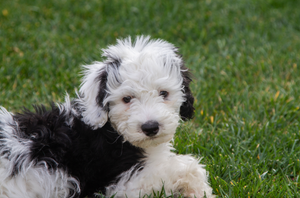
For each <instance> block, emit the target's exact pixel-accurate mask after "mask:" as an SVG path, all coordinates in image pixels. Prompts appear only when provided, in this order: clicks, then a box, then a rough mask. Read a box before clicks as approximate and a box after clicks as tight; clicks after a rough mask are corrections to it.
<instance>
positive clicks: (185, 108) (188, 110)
mask: <svg viewBox="0 0 300 198" xmlns="http://www.w3.org/2000/svg"><path fill="white" fill-rule="evenodd" d="M181 70H182V72H181V75H182V77H183V82H182V86H183V92H184V98H185V102H184V103H182V105H181V107H180V116H181V119H182V120H184V121H187V120H189V119H191V118H193V116H194V111H195V108H194V106H193V105H194V96H193V95H192V92H191V89H190V87H189V85H190V82H191V81H192V79H191V74H190V72H189V71H187V68H186V67H185V66H184V65H182V66H181Z"/></svg>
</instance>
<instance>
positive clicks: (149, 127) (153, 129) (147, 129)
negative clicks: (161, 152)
mask: <svg viewBox="0 0 300 198" xmlns="http://www.w3.org/2000/svg"><path fill="white" fill-rule="evenodd" d="M141 128H142V131H143V132H144V133H145V134H146V135H147V136H149V137H152V136H155V135H156V134H157V133H158V131H159V124H158V122H156V121H153V120H151V121H148V122H146V123H144V124H143V125H142V126H141Z"/></svg>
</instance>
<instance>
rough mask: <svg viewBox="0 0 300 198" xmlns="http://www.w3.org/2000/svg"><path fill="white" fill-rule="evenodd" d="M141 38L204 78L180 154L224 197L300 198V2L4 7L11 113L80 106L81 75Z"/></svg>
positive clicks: (4, 79)
mask: <svg viewBox="0 0 300 198" xmlns="http://www.w3.org/2000/svg"><path fill="white" fill-rule="evenodd" d="M140 34H145V35H151V36H152V37H154V38H162V39H165V40H167V41H169V42H172V43H174V44H175V45H176V46H178V47H179V48H180V52H181V53H182V55H183V57H184V59H185V61H186V65H187V66H188V67H189V68H190V69H191V71H192V72H193V74H194V83H193V85H192V91H193V93H194V95H195V96H196V102H195V107H196V115H195V118H194V119H193V120H192V121H190V122H188V123H184V124H182V125H181V127H179V129H178V132H177V135H176V137H175V140H174V142H175V148H177V152H178V153H180V154H186V153H189V154H192V155H194V156H198V157H203V159H202V163H204V164H206V168H207V170H208V171H209V173H210V183H211V186H212V187H213V191H214V193H215V194H216V195H218V196H219V197H273V198H274V197H300V183H299V182H300V179H299V175H300V161H299V160H300V124H299V122H300V109H299V107H300V1H298V0H265V1H259V0H226V1H225V0H188V1H183V0H173V1H170V0H157V1H154V0H149V1H139V0H89V1H83V0H76V1H75V0H49V1H45V0H22V1H21V0H2V1H0V105H1V106H4V107H6V108H7V109H8V110H10V111H13V112H15V111H18V110H20V108H21V107H22V106H25V107H29V108H31V104H33V103H44V104H49V102H50V101H54V102H62V101H63V100H64V95H65V92H66V91H67V92H68V93H69V94H70V95H71V96H73V97H74V96H75V92H74V89H76V88H78V87H79V85H80V78H81V76H80V75H79V73H80V71H81V65H83V64H89V63H91V62H92V61H94V60H101V56H100V54H101V52H100V49H101V48H103V47H105V46H107V45H108V44H113V43H115V39H116V38H119V37H126V36H128V35H132V36H134V35H140ZM157 197H159V196H157ZM162 197H163V196H162Z"/></svg>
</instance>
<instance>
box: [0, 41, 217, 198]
mask: <svg viewBox="0 0 300 198" xmlns="http://www.w3.org/2000/svg"><path fill="white" fill-rule="evenodd" d="M103 56H104V58H105V59H104V61H102V62H95V63H93V64H91V65H87V66H84V77H83V81H82V84H81V87H80V90H79V93H77V98H75V99H73V100H72V101H71V100H70V99H69V96H68V95H67V96H66V100H65V103H63V104H57V105H54V104H53V105H52V108H51V109H50V110H47V109H46V108H45V107H44V106H34V108H35V112H31V111H29V110H27V109H24V110H23V112H22V113H17V114H12V113H9V112H7V110H6V109H4V108H3V107H1V110H0V197H1V198H20V197H23V198H35V197H36V198H37V197H43V198H57V197H59V198H66V197H85V196H89V197H96V196H97V193H103V194H106V196H107V197H109V196H112V195H115V197H126V196H127V197H139V196H143V195H150V194H151V193H152V192H153V190H154V191H159V190H161V189H162V187H164V189H165V192H166V193H167V194H169V195H171V194H175V195H176V194H179V193H181V194H183V195H184V196H185V197H194V196H196V197H203V196H204V195H206V196H207V197H212V196H213V195H212V189H211V187H210V186H209V185H208V182H207V172H206V171H205V169H204V166H203V165H200V164H199V160H198V159H195V158H193V157H192V156H189V155H176V154H174V153H173V152H172V150H174V149H173V148H172V145H171V143H170V142H171V140H172V138H173V136H174V134H175V132H176V128H177V127H178V125H179V123H180V121H181V120H183V121H186V120H189V119H191V118H192V117H193V114H194V107H193V103H194V97H193V95H192V93H191V90H190V88H189V84H190V82H191V77H190V73H189V72H188V69H187V68H186V67H185V66H184V63H183V60H182V57H181V56H180V55H179V54H178V49H177V48H175V47H174V46H173V45H172V44H170V43H168V42H165V41H163V40H150V37H144V36H140V37H137V38H136V40H135V41H134V42H132V41H131V38H130V37H128V38H126V39H124V40H118V41H117V44H116V45H111V46H108V48H106V49H103Z"/></svg>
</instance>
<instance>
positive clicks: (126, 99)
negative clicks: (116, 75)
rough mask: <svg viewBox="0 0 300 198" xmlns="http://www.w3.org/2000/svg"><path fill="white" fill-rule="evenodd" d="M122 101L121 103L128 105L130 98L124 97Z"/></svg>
mask: <svg viewBox="0 0 300 198" xmlns="http://www.w3.org/2000/svg"><path fill="white" fill-rule="evenodd" d="M122 100H123V102H125V103H129V102H130V100H131V96H126V97H124V98H123V99H122Z"/></svg>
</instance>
